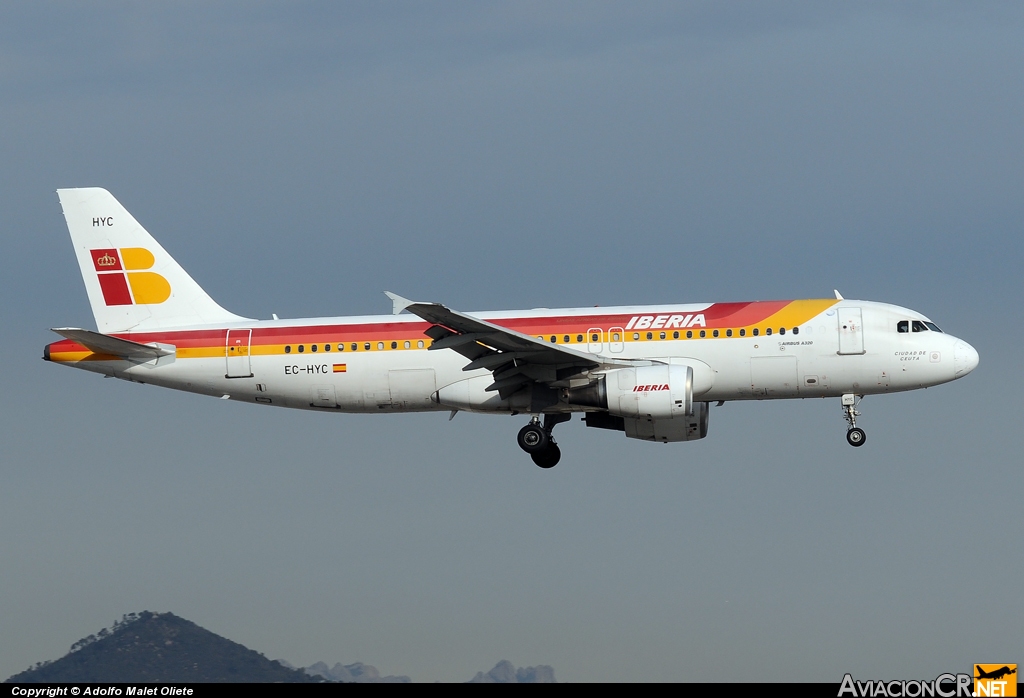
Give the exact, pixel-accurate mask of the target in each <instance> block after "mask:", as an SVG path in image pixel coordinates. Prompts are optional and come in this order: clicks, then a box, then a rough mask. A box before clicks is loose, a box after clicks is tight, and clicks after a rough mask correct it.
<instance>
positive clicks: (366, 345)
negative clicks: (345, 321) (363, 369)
mask: <svg viewBox="0 0 1024 698" xmlns="http://www.w3.org/2000/svg"><path fill="white" fill-rule="evenodd" d="M363 349H364V350H366V351H370V343H369V342H363Z"/></svg>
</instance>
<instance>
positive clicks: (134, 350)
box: [53, 327, 174, 361]
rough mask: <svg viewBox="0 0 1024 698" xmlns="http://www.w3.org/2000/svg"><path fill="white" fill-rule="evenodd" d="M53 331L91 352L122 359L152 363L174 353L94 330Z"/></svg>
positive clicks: (59, 329) (64, 329) (68, 329)
mask: <svg viewBox="0 0 1024 698" xmlns="http://www.w3.org/2000/svg"><path fill="white" fill-rule="evenodd" d="M53 331H54V332H56V333H57V334H59V335H60V336H61V337H66V338H67V339H70V340H72V341H73V342H78V343H79V344H81V345H82V346H83V347H85V348H86V349H88V350H89V351H91V352H94V353H96V354H109V355H111V356H117V357H120V358H122V359H135V360H139V359H141V360H143V361H152V360H153V359H159V358H160V357H161V356H169V355H171V354H173V353H174V350H173V349H166V348H163V347H155V346H152V345H150V344H139V343H138V342H132V341H130V340H127V339H119V338H117V337H111V336H110V335H107V334H100V333H99V332H93V331H92V330H82V329H79V328H77V327H55V328H53Z"/></svg>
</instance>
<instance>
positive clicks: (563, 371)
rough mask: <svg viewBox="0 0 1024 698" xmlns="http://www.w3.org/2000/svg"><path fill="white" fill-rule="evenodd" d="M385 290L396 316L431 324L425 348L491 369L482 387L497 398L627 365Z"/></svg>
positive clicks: (471, 366)
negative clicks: (490, 378) (454, 354)
mask: <svg viewBox="0 0 1024 698" xmlns="http://www.w3.org/2000/svg"><path fill="white" fill-rule="evenodd" d="M385 293H386V294H387V296H388V298H390V299H391V300H392V302H393V303H394V311H395V314H396V315H397V314H398V313H400V312H401V311H402V310H408V311H409V312H410V313H412V314H413V315H416V316H418V317H421V318H423V319H424V320H426V321H427V322H429V323H432V326H431V327H430V328H429V329H428V330H427V331H426V333H425V334H426V335H427V336H428V337H430V338H431V339H433V340H434V341H433V343H432V344H431V345H430V349H431V350H439V349H451V350H453V351H456V352H458V353H460V354H462V355H463V356H465V357H466V358H467V359H469V360H470V361H469V363H468V364H466V365H465V366H464V367H463V369H462V370H463V371H475V370H477V369H481V368H483V369H487V370H488V371H491V373H492V374H493V376H494V382H493V383H491V385H489V386H488V387H487V390H488V391H498V394H499V395H500V396H501V397H502V399H504V398H505V397H507V396H508V395H511V394H512V393H514V392H516V391H517V390H519V389H520V388H522V387H523V386H524V385H527V384H529V383H532V382H537V383H542V384H545V385H549V386H551V385H555V384H558V383H559V382H560V381H568V380H569V379H570V378H572V377H573V376H578V375H580V374H582V373H586V372H587V371H590V370H592V369H595V368H600V367H602V366H609V365H629V363H628V362H620V361H610V360H608V359H607V358H603V357H598V356H595V355H594V354H588V353H586V352H582V351H578V350H576V349H572V348H570V347H567V346H565V345H559V344H550V343H548V342H545V341H543V340H541V339H537V338H536V337H531V336H530V335H528V334H523V333H522V332H516V331H515V330H510V329H508V328H507V327H501V326H500V325H495V324H493V323H490V322H487V321H486V320H481V319H479V318H475V317H472V316H470V315H466V314H464V313H460V312H458V311H455V310H452V309H450V308H447V307H445V306H443V305H441V304H440V303H422V302H418V301H410V300H408V299H406V298H402V297H401V296H398V295H395V294H393V293H389V292H385ZM567 384H568V383H565V385H567Z"/></svg>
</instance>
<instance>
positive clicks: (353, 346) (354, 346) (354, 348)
mask: <svg viewBox="0 0 1024 698" xmlns="http://www.w3.org/2000/svg"><path fill="white" fill-rule="evenodd" d="M358 350H359V345H358V344H356V343H355V342H352V351H358Z"/></svg>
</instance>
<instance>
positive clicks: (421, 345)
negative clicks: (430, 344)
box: [416, 339, 423, 349]
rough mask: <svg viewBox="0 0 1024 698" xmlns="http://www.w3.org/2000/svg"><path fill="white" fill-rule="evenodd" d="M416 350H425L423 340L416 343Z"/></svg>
mask: <svg viewBox="0 0 1024 698" xmlns="http://www.w3.org/2000/svg"><path fill="white" fill-rule="evenodd" d="M416 348H417V349H422V348H423V340H422V339H421V340H420V341H418V342H416Z"/></svg>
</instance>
